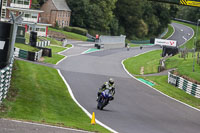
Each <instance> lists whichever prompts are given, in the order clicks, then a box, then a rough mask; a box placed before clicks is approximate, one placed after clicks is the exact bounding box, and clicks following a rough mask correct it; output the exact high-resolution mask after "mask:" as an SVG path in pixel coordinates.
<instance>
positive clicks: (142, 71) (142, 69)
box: [140, 67, 144, 75]
mask: <svg viewBox="0 0 200 133" xmlns="http://www.w3.org/2000/svg"><path fill="white" fill-rule="evenodd" d="M140 74H141V75H144V67H141V69H140Z"/></svg>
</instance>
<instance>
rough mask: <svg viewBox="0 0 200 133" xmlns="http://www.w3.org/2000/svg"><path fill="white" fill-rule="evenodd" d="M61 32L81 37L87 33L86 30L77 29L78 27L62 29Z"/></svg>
mask: <svg viewBox="0 0 200 133" xmlns="http://www.w3.org/2000/svg"><path fill="white" fill-rule="evenodd" d="M63 30H64V31H67V32H73V33H77V34H81V35H84V36H85V35H86V34H87V33H88V31H87V30H86V29H83V28H79V27H64V28H63Z"/></svg>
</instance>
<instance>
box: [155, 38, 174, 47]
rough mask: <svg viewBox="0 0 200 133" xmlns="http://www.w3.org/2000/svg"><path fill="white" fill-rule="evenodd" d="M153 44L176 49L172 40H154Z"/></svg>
mask: <svg viewBox="0 0 200 133" xmlns="http://www.w3.org/2000/svg"><path fill="white" fill-rule="evenodd" d="M154 44H155V45H161V46H171V47H176V44H177V41H174V40H165V39H155V42H154Z"/></svg>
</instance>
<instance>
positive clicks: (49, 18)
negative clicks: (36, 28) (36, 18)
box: [41, 0, 71, 27]
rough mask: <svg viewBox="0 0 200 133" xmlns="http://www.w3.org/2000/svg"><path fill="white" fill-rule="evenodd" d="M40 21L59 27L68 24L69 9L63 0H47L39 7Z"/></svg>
mask: <svg viewBox="0 0 200 133" xmlns="http://www.w3.org/2000/svg"><path fill="white" fill-rule="evenodd" d="M41 10H42V11H44V12H43V13H41V22H43V23H49V24H52V26H56V23H57V24H58V25H59V27H65V26H69V24H70V17H71V10H70V8H69V6H68V5H67V3H66V1H65V0H47V1H46V2H45V3H44V4H43V5H42V7H41Z"/></svg>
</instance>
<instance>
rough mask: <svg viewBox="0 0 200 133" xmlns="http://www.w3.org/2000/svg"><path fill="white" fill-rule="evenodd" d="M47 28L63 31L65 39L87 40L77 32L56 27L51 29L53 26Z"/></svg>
mask: <svg viewBox="0 0 200 133" xmlns="http://www.w3.org/2000/svg"><path fill="white" fill-rule="evenodd" d="M49 30H50V31H56V32H60V33H63V34H64V35H65V36H66V38H67V39H74V40H81V41H87V39H88V38H87V37H86V36H83V35H79V34H76V33H72V32H66V31H63V30H57V29H53V28H49Z"/></svg>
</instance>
